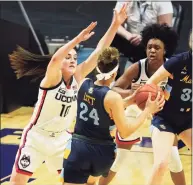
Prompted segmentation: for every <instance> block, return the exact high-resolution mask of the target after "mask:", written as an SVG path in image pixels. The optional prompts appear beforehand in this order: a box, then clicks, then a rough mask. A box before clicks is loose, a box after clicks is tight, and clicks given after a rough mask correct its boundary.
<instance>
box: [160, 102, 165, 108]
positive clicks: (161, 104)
mask: <svg viewBox="0 0 193 185" xmlns="http://www.w3.org/2000/svg"><path fill="white" fill-rule="evenodd" d="M164 104H165V100H163V102H161V103H160V104H159V107H160V109H162V108H163V106H164Z"/></svg>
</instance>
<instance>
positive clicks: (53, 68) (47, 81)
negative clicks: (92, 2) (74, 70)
mask: <svg viewBox="0 0 193 185" xmlns="http://www.w3.org/2000/svg"><path fill="white" fill-rule="evenodd" d="M96 24H97V23H96V22H92V23H91V24H90V25H89V26H88V27H87V28H85V29H84V30H82V31H81V32H80V33H79V35H77V36H76V37H75V38H74V39H72V40H71V41H70V42H68V43H67V44H65V45H64V46H62V47H61V48H60V49H58V50H57V52H56V53H55V54H54V55H53V56H52V58H51V61H50V62H49V64H48V67H47V71H46V75H45V77H44V79H43V81H42V83H41V86H43V87H46V88H49V87H52V86H55V85H56V84H58V83H59V81H60V80H61V76H62V73H61V70H60V69H61V64H62V61H63V59H64V58H65V57H66V56H67V55H68V53H69V51H70V50H71V49H73V48H74V47H75V46H76V45H77V44H78V43H80V42H82V41H85V40H87V39H89V38H90V37H91V36H92V35H93V34H94V32H92V30H93V29H94V28H95V26H96Z"/></svg>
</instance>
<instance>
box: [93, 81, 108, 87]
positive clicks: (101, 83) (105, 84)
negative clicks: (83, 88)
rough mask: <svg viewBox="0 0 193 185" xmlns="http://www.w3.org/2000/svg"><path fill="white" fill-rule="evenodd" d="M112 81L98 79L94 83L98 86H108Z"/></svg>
mask: <svg viewBox="0 0 193 185" xmlns="http://www.w3.org/2000/svg"><path fill="white" fill-rule="evenodd" d="M111 83H112V80H100V81H99V80H97V81H95V82H94V84H96V85H98V86H107V87H110V85H111Z"/></svg>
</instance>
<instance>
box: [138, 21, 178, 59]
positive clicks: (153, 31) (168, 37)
mask: <svg viewBox="0 0 193 185" xmlns="http://www.w3.org/2000/svg"><path fill="white" fill-rule="evenodd" d="M141 35H142V41H141V43H142V44H143V45H144V46H145V47H146V46H147V43H148V42H149V40H150V39H154V38H156V39H159V40H161V41H162V42H163V43H164V47H165V50H166V57H170V56H171V55H173V54H174V52H175V50H176V48H177V45H178V39H179V37H178V34H177V32H176V31H175V30H174V29H173V28H172V27H169V26H168V25H167V24H151V25H147V26H146V27H144V29H143V30H142V32H141Z"/></svg>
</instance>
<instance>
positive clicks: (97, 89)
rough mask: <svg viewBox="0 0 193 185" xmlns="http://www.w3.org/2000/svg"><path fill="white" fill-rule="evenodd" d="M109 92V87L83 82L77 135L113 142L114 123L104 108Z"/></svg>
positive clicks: (88, 81)
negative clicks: (111, 132)
mask: <svg viewBox="0 0 193 185" xmlns="http://www.w3.org/2000/svg"><path fill="white" fill-rule="evenodd" d="M109 90H110V88H109V87H104V86H97V85H95V84H94V83H93V81H92V80H91V79H86V80H85V81H84V82H83V84H82V85H81V87H80V89H79V92H78V111H77V119H76V125H75V134H78V135H82V136H86V137H87V138H93V139H98V140H110V141H113V139H112V137H111V135H110V131H109V129H110V127H111V126H113V125H114V121H113V120H112V119H111V118H110V117H109V114H108V113H107V112H106V110H105V108H104V98H105V95H106V94H107V92H108V91H109Z"/></svg>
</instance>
